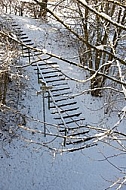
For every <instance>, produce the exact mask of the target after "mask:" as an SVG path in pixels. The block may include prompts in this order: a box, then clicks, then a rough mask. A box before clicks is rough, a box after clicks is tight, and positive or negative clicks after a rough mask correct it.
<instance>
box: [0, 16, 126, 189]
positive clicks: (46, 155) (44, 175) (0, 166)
mask: <svg viewBox="0 0 126 190" xmlns="http://www.w3.org/2000/svg"><path fill="white" fill-rule="evenodd" d="M14 20H15V21H16V22H17V23H18V24H19V26H21V28H22V29H23V31H24V33H26V34H27V36H28V37H29V39H31V40H32V41H33V42H34V44H35V45H37V46H38V47H39V48H41V49H47V51H48V52H51V53H54V54H58V55H61V56H64V57H65V58H68V59H70V60H74V61H78V60H77V58H76V57H77V53H76V52H77V51H76V44H75V43H74V42H73V44H71V42H70V41H69V36H68V35H69V34H67V32H66V33H64V30H63V29H62V28H61V26H57V25H56V24H55V25H54V24H53V25H52V24H50V23H44V22H43V21H41V20H34V19H30V18H24V17H14ZM66 34H67V35H66ZM73 57H74V59H73ZM23 61H25V59H24V60H23ZM57 61H58V60H57ZM58 64H59V66H60V68H61V70H62V71H63V72H64V73H66V74H67V75H68V76H71V77H75V78H77V79H84V78H85V73H84V72H83V71H82V70H81V69H79V68H76V67H75V66H72V65H68V64H66V63H64V62H62V61H58ZM24 75H25V76H26V75H27V77H28V78H29V80H28V81H27V86H26V87H25V89H24V90H23V95H22V96H21V99H20V104H19V105H18V106H19V107H18V109H19V110H21V112H22V113H23V114H26V115H29V116H30V117H31V118H35V119H37V120H42V98H41V96H37V95H36V92H37V91H38V90H39V85H38V83H37V76H36V74H35V71H34V68H33V67H32V66H29V67H28V68H26V69H25V71H24ZM68 83H69V86H70V87H71V89H72V92H73V93H77V92H78V91H81V90H83V89H86V88H87V87H88V86H87V85H88V84H84V85H83V84H79V83H77V82H71V81H68ZM76 100H77V102H78V104H79V106H80V109H81V111H82V113H83V115H84V117H85V121H84V124H86V123H87V124H88V123H90V124H92V125H93V124H94V125H97V124H98V123H100V122H101V126H103V125H106V126H107V127H108V128H109V127H110V126H113V125H114V124H115V121H118V118H116V116H114V115H111V117H110V118H109V120H108V121H107V120H106V117H105V115H104V111H105V110H104V109H100V108H101V107H102V105H103V104H104V103H105V102H104V101H105V100H103V99H102V98H93V97H91V96H90V94H85V95H83V96H80V97H76ZM94 110H96V111H94ZM46 120H47V122H48V123H51V124H55V120H54V119H53V117H52V115H51V114H50V112H49V111H47V112H46ZM41 125H42V124H41V123H39V122H35V121H34V122H32V119H29V120H27V123H26V126H28V127H30V128H33V129H40V128H41ZM121 126H122V127H123V126H124V122H123V123H122V125H121ZM25 133H26V137H29V138H32V137H33V136H34V134H32V135H29V136H28V134H27V132H23V131H22V132H21V134H20V136H21V135H22V134H23V135H24V134H25ZM33 138H35V140H38V139H39V142H40V141H41V138H44V137H43V136H42V135H39V134H38V135H35V137H33ZM45 139H46V138H45ZM52 143H53V142H52ZM59 146H60V145H59ZM3 147H4V149H3ZM113 154H116V151H115V150H114V149H113V148H112V147H110V146H109V145H107V144H106V145H104V144H99V146H95V147H92V148H88V149H84V150H81V151H78V152H74V153H64V154H61V155H60V154H58V155H54V154H53V152H51V151H49V150H47V149H45V148H44V147H43V146H40V145H37V144H34V143H33V144H31V143H30V142H27V143H26V142H24V140H23V139H22V140H21V139H18V138H15V139H13V140H12V142H11V143H6V144H3V145H2V146H1V149H0V190H22V189H24V190H77V189H78V190H105V189H106V188H107V187H108V186H109V185H110V184H111V183H112V182H113V181H114V180H117V178H118V177H121V175H122V174H121V172H120V171H119V170H118V169H117V168H116V167H115V166H116V165H119V166H122V167H124V166H125V155H122V156H120V157H119V158H118V157H113V158H112V159H111V161H112V163H113V164H114V165H111V164H110V163H109V162H108V161H107V160H106V159H105V156H111V155H113ZM124 170H125V169H124ZM113 189H115V187H114V188H113ZM122 189H125V187H123V188H122Z"/></svg>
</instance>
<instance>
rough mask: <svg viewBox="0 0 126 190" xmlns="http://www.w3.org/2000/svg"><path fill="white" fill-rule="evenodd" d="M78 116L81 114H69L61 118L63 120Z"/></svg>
mask: <svg viewBox="0 0 126 190" xmlns="http://www.w3.org/2000/svg"><path fill="white" fill-rule="evenodd" d="M80 114H82V113H81V112H79V113H76V114H70V115H66V116H63V118H64V119H66V118H72V117H78V116H79V115H80ZM54 119H61V117H60V116H59V117H54Z"/></svg>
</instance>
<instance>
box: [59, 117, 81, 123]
mask: <svg viewBox="0 0 126 190" xmlns="http://www.w3.org/2000/svg"><path fill="white" fill-rule="evenodd" d="M83 120H85V118H82V119H74V120H71V121H67V122H65V123H66V124H70V123H76V122H78V121H83ZM58 125H64V123H58Z"/></svg>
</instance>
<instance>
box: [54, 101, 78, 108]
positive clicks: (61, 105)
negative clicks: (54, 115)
mask: <svg viewBox="0 0 126 190" xmlns="http://www.w3.org/2000/svg"><path fill="white" fill-rule="evenodd" d="M76 103H77V102H69V103H65V104H59V105H57V106H58V107H59V108H61V107H65V106H70V105H73V104H76ZM50 108H55V105H53V106H50Z"/></svg>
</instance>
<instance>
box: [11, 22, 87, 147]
mask: <svg viewBox="0 0 126 190" xmlns="http://www.w3.org/2000/svg"><path fill="white" fill-rule="evenodd" d="M12 27H14V29H15V31H17V32H16V35H17V37H18V38H19V39H20V41H21V42H22V44H25V45H27V46H31V47H32V48H35V45H34V43H32V41H31V40H30V39H29V38H28V36H27V35H26V34H25V33H24V32H23V31H22V30H21V28H19V26H18V25H17V24H16V23H15V22H14V21H13V22H12ZM33 52H34V59H35V56H37V55H40V52H37V51H36V50H33V49H32V54H31V50H30V48H27V47H26V46H24V45H22V56H23V57H25V58H28V59H29V63H30V61H31V59H32V58H33V57H32V55H33ZM33 67H34V70H35V72H36V73H37V77H38V83H41V81H42V83H43V84H44V85H45V86H46V88H47V89H48V90H46V93H45V96H44V98H46V99H48V108H49V109H50V112H51V114H52V115H53V118H54V119H55V121H56V123H57V126H58V127H57V130H58V133H61V134H62V135H64V136H65V137H69V136H78V135H83V134H85V133H88V131H86V130H85V126H84V124H83V121H84V120H85V118H84V117H83V116H82V113H81V112H80V110H79V106H78V104H77V102H76V100H75V99H74V98H70V95H71V94H72V92H71V89H70V87H69V86H68V82H67V80H66V77H65V76H64V75H63V74H62V72H61V70H60V68H59V65H58V64H57V62H53V61H52V62H51V61H48V62H47V63H45V62H44V61H42V60H40V61H38V62H36V63H34V64H33ZM48 87H51V88H48ZM40 88H41V89H42V88H43V85H42V84H40ZM47 91H48V93H47ZM47 94H48V95H47ZM66 139H67V138H66ZM66 139H65V140H64V146H65V145H67V144H72V142H71V141H69V140H66ZM68 139H69V138H68Z"/></svg>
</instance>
